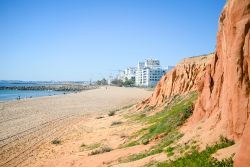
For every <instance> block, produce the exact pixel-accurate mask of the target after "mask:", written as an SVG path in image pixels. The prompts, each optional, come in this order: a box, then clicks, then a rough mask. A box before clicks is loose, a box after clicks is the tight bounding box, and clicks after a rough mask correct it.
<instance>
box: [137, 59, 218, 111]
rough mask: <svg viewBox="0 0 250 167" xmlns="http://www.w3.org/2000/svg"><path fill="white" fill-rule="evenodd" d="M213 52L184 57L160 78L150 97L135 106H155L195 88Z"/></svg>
mask: <svg viewBox="0 0 250 167" xmlns="http://www.w3.org/2000/svg"><path fill="white" fill-rule="evenodd" d="M213 56H214V54H209V55H204V56H198V57H191V58H186V59H184V60H183V61H181V62H180V63H179V64H178V65H177V66H176V67H175V68H174V69H172V70H171V71H169V72H168V73H167V74H165V76H163V77H162V78H161V80H160V81H159V83H158V84H157V85H156V88H155V91H154V93H153V94H152V96H151V97H149V98H148V99H146V100H145V101H143V102H142V103H141V104H139V105H138V106H137V107H138V108H139V109H141V108H144V107H145V106H153V107H157V106H160V105H162V104H164V102H165V100H166V99H168V98H169V97H171V96H174V95H177V94H185V93H188V92H190V91H194V90H197V89H198V87H199V85H200V84H199V83H200V82H201V80H202V78H203V76H204V73H205V69H206V66H207V64H208V63H209V61H210V60H211V58H212V57H213Z"/></svg>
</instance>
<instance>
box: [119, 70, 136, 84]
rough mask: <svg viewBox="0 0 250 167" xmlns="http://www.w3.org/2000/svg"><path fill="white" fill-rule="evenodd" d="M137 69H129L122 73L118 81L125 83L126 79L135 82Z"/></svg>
mask: <svg viewBox="0 0 250 167" xmlns="http://www.w3.org/2000/svg"><path fill="white" fill-rule="evenodd" d="M135 74H136V68H135V67H128V68H126V69H125V70H124V71H121V72H120V73H119V75H118V79H119V80H122V81H125V80H126V79H129V80H130V79H132V80H135Z"/></svg>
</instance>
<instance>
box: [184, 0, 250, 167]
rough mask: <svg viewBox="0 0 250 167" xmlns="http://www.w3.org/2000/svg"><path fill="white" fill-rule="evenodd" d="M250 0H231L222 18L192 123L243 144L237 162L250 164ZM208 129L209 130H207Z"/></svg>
mask: <svg viewBox="0 0 250 167" xmlns="http://www.w3.org/2000/svg"><path fill="white" fill-rule="evenodd" d="M249 38H250V0H228V1H227V4H226V5H225V7H224V9H223V12H222V14H221V16H220V20H219V31H218V34H217V47H216V53H215V56H214V57H213V59H212V61H211V64H210V65H208V66H207V68H206V74H205V77H204V79H203V81H202V83H201V86H200V95H199V98H198V101H197V103H196V106H195V110H194V113H193V115H192V117H191V119H190V120H189V121H190V122H189V125H190V126H191V125H192V124H197V123H198V122H201V121H202V122H204V124H206V125H207V126H208V127H209V128H210V129H211V132H212V133H211V134H210V135H213V134H215V133H216V134H222V135H224V136H226V137H227V138H230V139H234V140H235V141H236V143H238V144H239V145H240V148H239V150H238V151H236V155H235V166H237V167H245V166H246V167H247V166H250V140H249V139H250V79H249V78H250V41H249ZM203 133H206V132H203Z"/></svg>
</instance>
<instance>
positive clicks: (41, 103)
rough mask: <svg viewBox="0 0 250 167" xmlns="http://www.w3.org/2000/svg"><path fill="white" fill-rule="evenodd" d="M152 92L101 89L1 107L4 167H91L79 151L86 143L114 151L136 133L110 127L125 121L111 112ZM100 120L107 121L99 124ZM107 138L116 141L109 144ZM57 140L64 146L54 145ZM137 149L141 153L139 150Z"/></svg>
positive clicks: (0, 143) (123, 127) (127, 128)
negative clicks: (99, 144)
mask: <svg viewBox="0 0 250 167" xmlns="http://www.w3.org/2000/svg"><path fill="white" fill-rule="evenodd" d="M151 93H152V92H151V91H148V90H145V89H137V88H119V87H108V88H107V89H106V87H101V88H98V89H94V90H88V91H82V92H80V93H74V94H67V95H58V96H52V97H40V98H34V99H26V100H25V99H23V100H20V101H9V102H1V103H0V124H1V126H0V127H1V128H0V148H1V149H0V150H1V151H0V159H1V161H0V166H58V165H59V164H58V163H59V162H60V163H61V164H60V165H59V166H79V165H80V166H84V165H83V164H85V166H89V165H90V164H86V163H85V162H90V163H91V162H92V161H93V162H96V159H95V158H94V157H93V156H92V157H91V158H90V157H89V156H87V155H88V153H87V152H88V151H80V150H79V148H80V146H81V144H82V143H84V144H86V145H89V144H93V143H101V144H105V145H109V146H110V147H112V148H116V147H118V145H119V144H121V143H122V141H123V140H124V138H125V136H126V135H129V134H126V133H131V132H132V131H133V128H134V129H135V130H136V129H137V128H138V127H137V126H136V125H135V126H133V125H131V126H127V125H126V124H124V125H121V126H117V127H115V128H113V127H110V124H111V123H112V121H116V120H117V119H118V120H119V119H122V117H121V116H120V117H119V115H116V116H114V117H108V116H107V113H108V112H109V111H111V110H116V109H122V108H124V109H125V108H126V107H125V106H131V105H132V104H135V103H137V102H138V101H140V100H142V99H144V98H146V97H148V96H150V94H151ZM100 115H101V116H103V117H104V118H102V119H96V117H98V116H100ZM131 128H132V129H131ZM108 136H113V137H111V138H110V140H109V139H108V138H107V137H108ZM121 136H124V137H123V138H122V137H121ZM53 139H58V140H59V139H60V140H61V141H62V143H61V144H60V145H58V146H56V145H52V144H51V141H52V140H53ZM101 141H102V142H101ZM134 149H135V150H137V151H140V148H139V147H138V148H134ZM141 149H142V148H141ZM143 149H145V148H143ZM117 154H122V153H117ZM123 154H128V152H126V153H123ZM117 156H118V155H117ZM80 157H81V158H80ZM89 158H90V159H89ZM61 159H64V161H61ZM91 159H92V161H91ZM104 159H105V160H107V159H106V158H104ZM78 161H79V162H78ZM99 163H101V164H102V163H103V161H102V160H100V162H99ZM99 163H96V165H94V166H99V165H100V164H99ZM91 166H92V165H91Z"/></svg>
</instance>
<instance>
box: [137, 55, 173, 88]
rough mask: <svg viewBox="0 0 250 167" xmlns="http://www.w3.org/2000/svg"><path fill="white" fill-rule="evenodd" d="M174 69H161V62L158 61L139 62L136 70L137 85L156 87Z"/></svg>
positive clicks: (170, 67)
mask: <svg viewBox="0 0 250 167" xmlns="http://www.w3.org/2000/svg"><path fill="white" fill-rule="evenodd" d="M172 68H173V66H168V67H167V68H163V67H161V66H160V61H159V60H156V59H146V60H145V61H144V62H139V63H138V66H137V69H136V75H135V85H136V86H144V87H151V86H155V85H156V84H157V82H158V81H159V80H160V79H161V77H162V76H163V75H164V74H165V73H166V72H167V71H169V70H171V69H172Z"/></svg>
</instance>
